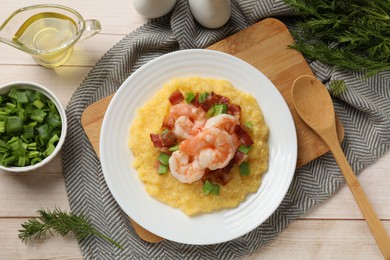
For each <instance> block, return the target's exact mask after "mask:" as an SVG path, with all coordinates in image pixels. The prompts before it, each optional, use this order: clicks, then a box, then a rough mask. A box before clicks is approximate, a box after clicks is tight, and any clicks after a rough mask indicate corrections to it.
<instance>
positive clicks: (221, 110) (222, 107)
mask: <svg viewBox="0 0 390 260" xmlns="http://www.w3.org/2000/svg"><path fill="white" fill-rule="evenodd" d="M226 111H227V105H226V104H216V105H215V112H214V116H218V115H220V114H226Z"/></svg>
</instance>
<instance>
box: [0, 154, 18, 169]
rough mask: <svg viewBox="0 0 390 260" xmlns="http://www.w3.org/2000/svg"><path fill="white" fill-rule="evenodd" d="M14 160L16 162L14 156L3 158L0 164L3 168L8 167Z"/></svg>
mask: <svg viewBox="0 0 390 260" xmlns="http://www.w3.org/2000/svg"><path fill="white" fill-rule="evenodd" d="M15 160H16V157H15V156H14V155H11V156H8V157H5V158H3V160H2V162H1V164H2V165H4V166H8V165H10V164H12V163H13V162H14V161H15Z"/></svg>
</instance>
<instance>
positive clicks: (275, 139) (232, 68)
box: [100, 50, 297, 244]
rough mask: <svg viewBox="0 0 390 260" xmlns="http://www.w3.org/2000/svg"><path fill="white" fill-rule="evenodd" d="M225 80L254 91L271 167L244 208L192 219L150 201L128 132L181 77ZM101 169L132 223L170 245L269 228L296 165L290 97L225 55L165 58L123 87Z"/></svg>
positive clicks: (108, 122) (189, 53)
mask: <svg viewBox="0 0 390 260" xmlns="http://www.w3.org/2000/svg"><path fill="white" fill-rule="evenodd" d="M188 76H201V77H213V78H224V79H227V80H229V81H230V82H231V83H232V84H233V85H234V86H235V87H236V88H238V89H241V90H242V91H245V92H249V93H251V94H252V95H253V96H254V97H255V98H256V99H257V100H258V102H259V104H260V107H261V109H262V111H263V114H264V118H265V121H266V123H267V124H268V126H269V128H270V135H269V149H270V161H269V169H268V172H267V173H266V174H265V175H264V177H263V180H262V185H261V187H260V188H259V190H258V191H257V192H256V193H255V194H252V195H250V196H248V197H247V199H246V200H245V201H244V202H242V203H241V204H240V205H239V206H238V207H237V208H234V209H226V210H220V211H217V212H214V213H210V214H203V215H200V216H195V217H188V216H186V215H185V214H184V213H182V212H181V211H180V210H178V209H174V208H172V207H170V206H168V205H166V204H163V203H161V202H159V201H157V200H156V199H154V198H152V197H150V196H149V195H148V194H147V193H146V191H145V190H144V186H143V184H142V183H141V181H140V180H139V179H138V174H137V172H136V171H135V170H134V169H133V168H132V162H133V155H132V153H131V151H130V150H129V148H128V145H127V143H128V138H129V126H130V124H131V122H132V120H133V119H134V117H135V113H136V109H137V108H138V107H140V106H142V105H143V104H144V103H145V102H146V101H147V100H148V99H150V98H151V97H152V96H153V95H154V94H155V92H156V91H157V90H158V89H160V88H161V87H162V85H163V83H165V82H167V81H169V80H170V79H172V78H175V77H188ZM100 157H101V165H102V170H103V173H104V177H105V180H106V182H107V185H108V187H109V189H110V191H111V193H112V194H113V196H114V198H115V199H116V201H117V202H118V204H119V205H120V207H121V208H122V209H123V210H124V212H125V213H126V214H128V215H129V216H130V217H131V218H132V219H133V220H135V221H136V222H137V223H139V224H140V225H141V226H143V227H144V228H145V229H147V230H149V231H151V232H153V233H155V234H156V235H159V236H161V237H164V238H166V239H169V240H172V241H176V242H180V243H187V244H215V243H221V242H225V241H228V240H231V239H234V238H237V237H239V236H241V235H244V234H246V233H248V232H249V231H251V230H253V229H254V228H256V227H257V226H259V225H260V224H261V223H263V222H264V221H265V220H266V219H267V218H268V217H269V216H270V215H271V214H272V213H273V212H274V211H275V210H276V208H277V207H278V206H279V204H280V203H281V201H282V199H283V198H284V196H285V194H286V192H287V190H288V188H289V186H290V183H291V180H292V177H293V174H294V171H295V165H296V159H297V139H296V131H295V125H294V122H293V119H292V116H291V113H290V110H289V109H288V106H287V104H286V103H285V101H284V99H283V97H282V96H281V94H280V93H279V91H278V90H277V89H276V87H275V86H274V85H273V84H272V83H271V81H270V80H268V79H267V78H266V77H265V76H264V75H263V74H262V73H261V72H259V71H258V70H257V69H256V68H254V67H252V66H251V65H249V64H248V63H246V62H244V61H242V60H240V59H238V58H236V57H234V56H231V55H228V54H225V53H222V52H217V51H210V50H184V51H177V52H173V53H169V54H166V55H163V56H161V57H159V58H157V59H154V60H152V61H151V62H149V63H147V64H146V65H144V66H143V67H141V68H140V69H138V70H137V71H136V72H134V73H133V74H132V75H131V76H130V77H129V78H128V79H127V80H126V81H125V82H124V83H123V85H122V86H121V87H120V88H119V90H118V91H117V93H116V94H115V96H114V97H113V99H112V101H111V103H110V105H109V107H108V109H107V112H106V114H105V117H104V120H103V125H102V130H101V136H100Z"/></svg>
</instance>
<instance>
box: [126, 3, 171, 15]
mask: <svg viewBox="0 0 390 260" xmlns="http://www.w3.org/2000/svg"><path fill="white" fill-rule="evenodd" d="M176 1H177V0H133V5H134V9H135V10H136V11H137V12H138V13H139V14H140V15H142V16H144V17H145V18H157V17H160V16H163V15H166V14H167V13H169V12H170V11H172V9H173V7H174V6H175V4H176Z"/></svg>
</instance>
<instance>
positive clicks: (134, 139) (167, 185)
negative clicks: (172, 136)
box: [129, 77, 269, 215]
mask: <svg viewBox="0 0 390 260" xmlns="http://www.w3.org/2000/svg"><path fill="white" fill-rule="evenodd" d="M176 89H179V90H180V91H181V92H183V93H185V92H189V91H192V92H194V93H203V92H205V91H207V92H211V91H213V92H215V93H217V94H220V95H223V96H225V97H228V98H229V99H230V102H231V103H232V104H237V105H239V106H241V111H242V112H241V120H240V122H241V124H242V123H243V122H251V123H252V125H253V131H252V132H250V135H251V137H252V139H253V140H254V144H253V146H252V149H251V150H250V152H249V153H248V159H249V160H248V162H249V166H250V175H249V176H240V174H239V169H238V166H234V168H233V169H232V171H231V173H230V174H233V176H234V177H233V178H232V179H231V180H230V182H229V183H227V184H226V185H225V186H221V187H220V193H219V195H204V194H203V193H202V186H203V183H202V181H201V180H199V181H196V182H194V183H191V184H184V183H181V182H179V181H178V180H176V179H175V178H174V177H172V176H171V174H170V173H168V174H164V175H159V174H158V173H157V170H156V164H155V162H156V158H157V156H158V155H159V153H160V152H159V151H158V149H156V148H155V147H154V146H153V143H152V142H151V140H150V136H149V134H150V133H158V132H160V131H161V124H162V121H163V119H164V116H165V115H167V114H168V111H169V108H170V106H171V104H170V103H169V100H168V97H169V95H170V94H171V93H172V92H173V91H175V90H176ZM267 140H268V127H267V125H266V124H265V122H264V119H263V116H262V113H261V110H260V107H259V105H258V103H257V101H256V99H255V98H254V97H253V96H251V95H249V94H247V93H244V92H241V91H239V90H237V89H236V88H234V87H233V86H232V85H231V83H230V82H228V81H226V80H220V79H211V78H199V77H192V78H177V79H173V80H171V81H170V82H168V83H166V84H165V85H164V86H163V88H162V89H161V90H159V91H158V92H157V93H156V94H155V96H154V97H153V98H152V99H150V100H149V101H147V102H146V104H145V105H144V106H143V107H141V108H139V109H138V111H137V115H136V118H135V119H134V121H133V122H132V124H131V127H130V141H129V147H130V149H131V151H132V153H133V154H134V164H133V167H134V168H135V169H136V170H137V171H138V175H139V178H140V180H141V181H142V182H143V183H144V186H145V189H146V191H147V192H148V193H149V194H150V195H151V196H152V197H154V198H156V199H158V200H160V201H162V202H164V203H166V204H168V205H170V206H172V207H174V208H179V209H180V210H182V211H183V212H184V213H185V214H187V215H195V214H200V213H207V212H211V211H213V210H218V209H222V208H233V207H236V206H238V204H239V203H240V202H241V201H243V200H244V199H245V197H246V196H247V195H248V194H250V193H253V192H256V191H257V190H258V188H259V186H260V184H261V177H262V174H263V173H265V172H266V171H267V167H268V157H269V154H268V144H267Z"/></svg>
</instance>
